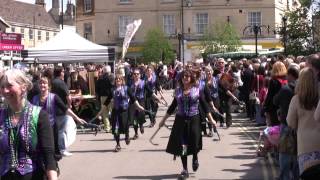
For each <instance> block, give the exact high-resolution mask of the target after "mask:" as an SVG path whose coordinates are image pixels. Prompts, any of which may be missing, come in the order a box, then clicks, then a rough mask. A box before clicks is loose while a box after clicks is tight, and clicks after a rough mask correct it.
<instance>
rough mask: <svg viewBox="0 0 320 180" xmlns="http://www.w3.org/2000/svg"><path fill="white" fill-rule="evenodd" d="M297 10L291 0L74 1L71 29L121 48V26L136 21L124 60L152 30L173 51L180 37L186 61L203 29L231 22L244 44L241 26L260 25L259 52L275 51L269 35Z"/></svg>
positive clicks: (247, 35)
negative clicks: (162, 35)
mask: <svg viewBox="0 0 320 180" xmlns="http://www.w3.org/2000/svg"><path fill="white" fill-rule="evenodd" d="M298 5H299V3H298V2H296V0H108V1H106V0H77V3H76V6H77V8H76V9H77V10H76V16H77V19H76V27H77V32H78V33H79V34H81V35H83V36H84V37H86V38H87V39H90V40H91V41H93V42H95V43H98V44H105V45H115V46H118V47H121V45H122V41H123V36H124V34H125V27H126V25H127V24H128V23H130V22H132V21H133V20H134V19H142V25H141V27H140V29H139V30H138V31H137V33H136V35H135V38H134V39H133V41H132V44H131V45H130V48H129V51H128V52H129V54H128V56H130V55H132V56H135V54H137V53H138V52H139V51H140V50H141V44H142V43H143V41H144V36H145V35H146V32H147V31H148V30H149V29H150V28H154V27H158V28H160V29H162V30H163V31H164V32H165V33H166V34H167V36H168V38H170V39H171V41H172V43H173V44H174V45H175V47H176V48H178V40H177V34H178V33H181V32H184V35H185V36H184V39H185V41H184V42H185V47H184V48H185V51H186V58H191V56H194V55H195V54H196V53H199V49H200V41H199V40H200V39H201V36H202V35H203V34H204V32H205V31H206V29H207V28H208V27H211V26H213V25H215V24H216V23H218V22H229V23H231V24H232V25H233V26H234V27H235V29H236V30H237V32H238V34H239V35H240V37H241V40H242V42H243V44H244V45H254V43H255V41H254V36H253V33H252V30H250V28H246V27H247V26H250V25H259V26H262V27H263V28H262V32H261V35H260V34H259V40H258V44H259V47H260V48H264V49H268V48H281V47H282V46H281V42H280V40H279V39H280V37H279V35H277V33H274V30H275V29H277V28H278V27H281V26H282V16H283V14H284V12H285V11H286V10H290V9H292V8H294V6H298ZM182 19H183V21H182ZM182 22H183V23H182ZM182 24H183V27H182ZM244 29H246V30H245V32H244ZM118 51H121V49H120V48H119V49H118Z"/></svg>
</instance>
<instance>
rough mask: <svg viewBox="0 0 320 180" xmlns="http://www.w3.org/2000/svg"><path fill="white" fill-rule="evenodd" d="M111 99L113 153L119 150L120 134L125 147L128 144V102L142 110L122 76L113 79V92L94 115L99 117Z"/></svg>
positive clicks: (118, 75)
mask: <svg viewBox="0 0 320 180" xmlns="http://www.w3.org/2000/svg"><path fill="white" fill-rule="evenodd" d="M111 99H113V107H112V112H111V126H112V134H113V135H114V138H115V140H116V143H117V145H116V147H115V152H119V151H120V150H121V146H120V134H125V142H126V144H127V145H129V144H130V137H129V116H128V114H129V112H128V109H129V101H130V102H132V103H133V104H135V106H136V107H137V109H138V110H140V111H144V108H143V107H142V106H141V105H140V104H139V102H138V101H137V100H136V98H135V97H134V95H133V94H132V92H131V90H130V88H128V86H126V85H125V80H124V76H122V75H121V74H117V75H116V77H115V89H114V90H113V93H112V96H111V95H110V96H108V97H107V99H106V101H105V102H104V105H103V106H102V108H101V109H100V111H99V112H98V114H97V115H96V117H99V116H100V115H101V113H102V112H103V111H104V110H105V109H106V108H107V107H108V105H109V103H110V102H111Z"/></svg>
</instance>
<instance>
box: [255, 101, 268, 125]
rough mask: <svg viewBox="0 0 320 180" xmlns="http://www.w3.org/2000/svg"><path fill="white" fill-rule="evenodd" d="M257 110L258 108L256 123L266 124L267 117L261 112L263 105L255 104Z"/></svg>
mask: <svg viewBox="0 0 320 180" xmlns="http://www.w3.org/2000/svg"><path fill="white" fill-rule="evenodd" d="M254 106H255V110H256V123H257V124H265V123H266V119H265V117H264V116H263V115H262V114H261V106H260V104H255V105H254Z"/></svg>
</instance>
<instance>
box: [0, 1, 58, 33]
mask: <svg viewBox="0 0 320 180" xmlns="http://www.w3.org/2000/svg"><path fill="white" fill-rule="evenodd" d="M0 16H1V17H2V18H3V19H4V20H6V21H7V22H9V23H22V24H29V25H33V23H35V25H36V26H44V27H49V28H58V25H57V24H56V23H55V21H54V20H53V18H52V17H51V15H50V14H49V13H48V12H47V11H46V9H45V7H43V6H41V5H36V4H29V3H24V2H20V1H14V0H0ZM34 18H35V22H33V19H34Z"/></svg>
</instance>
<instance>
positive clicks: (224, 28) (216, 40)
mask: <svg viewBox="0 0 320 180" xmlns="http://www.w3.org/2000/svg"><path fill="white" fill-rule="evenodd" d="M201 45H202V47H203V49H204V55H207V54H213V53H225V52H233V51H237V50H238V48H239V47H240V46H241V41H240V37H239V35H238V33H237V32H236V30H235V28H234V27H233V26H232V25H231V24H230V23H217V24H215V25H214V26H212V27H211V28H208V29H207V31H206V33H205V34H204V36H203V38H202V42H201Z"/></svg>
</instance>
